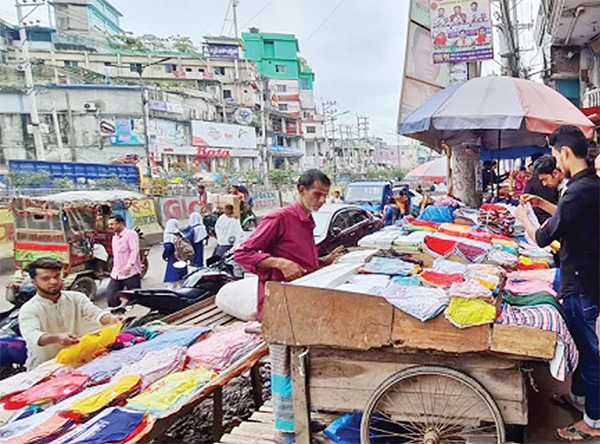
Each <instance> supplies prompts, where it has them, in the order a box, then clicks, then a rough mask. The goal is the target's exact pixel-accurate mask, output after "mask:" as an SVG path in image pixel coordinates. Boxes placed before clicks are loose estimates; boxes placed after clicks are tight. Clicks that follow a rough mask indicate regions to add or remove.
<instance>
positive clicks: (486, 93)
mask: <svg viewBox="0 0 600 444" xmlns="http://www.w3.org/2000/svg"><path fill="white" fill-rule="evenodd" d="M567 124H570V125H575V126H577V127H579V128H580V129H581V130H582V131H583V133H584V134H585V136H586V137H587V138H588V139H590V138H592V136H593V134H594V124H593V123H592V122H591V121H590V120H589V119H588V118H587V117H586V116H585V115H584V114H583V113H582V112H581V111H580V110H579V109H578V108H577V107H575V105H573V104H572V103H571V102H569V101H568V100H567V99H566V98H565V97H563V96H562V95H561V94H560V93H558V92H557V91H555V90H553V89H552V88H549V87H547V86H546V85H543V84H541V83H536V82H532V81H530V80H524V79H516V78H512V77H495V76H491V77H479V78H475V79H472V80H469V81H467V82H458V83H455V84H452V85H450V86H449V87H447V88H445V89H443V90H442V91H440V92H438V93H437V94H435V95H433V96H432V97H430V98H429V99H428V100H427V101H426V102H425V103H424V104H423V105H421V106H420V107H419V108H417V109H415V110H414V111H413V112H412V113H411V114H409V115H408V116H407V117H406V119H404V121H403V122H402V125H401V127H400V132H401V133H402V134H404V135H406V136H409V137H412V138H414V139H418V140H421V141H422V142H423V143H425V144H426V145H429V146H430V147H432V148H434V149H437V150H439V149H440V146H441V144H442V142H445V143H447V144H448V145H450V146H456V145H460V144H469V145H483V146H484V147H485V148H487V149H489V150H494V149H498V148H513V147H523V146H544V145H546V135H548V134H551V133H552V132H553V131H554V130H555V129H557V128H558V127H560V126H561V125H567Z"/></svg>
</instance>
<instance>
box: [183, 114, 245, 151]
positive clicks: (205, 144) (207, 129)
mask: <svg viewBox="0 0 600 444" xmlns="http://www.w3.org/2000/svg"><path fill="white" fill-rule="evenodd" d="M192 145H194V146H196V147H199V148H237V149H251V150H255V149H257V142H256V131H254V128H253V127H250V126H242V125H231V124H226V123H213V122H203V121H200V120H194V121H192Z"/></svg>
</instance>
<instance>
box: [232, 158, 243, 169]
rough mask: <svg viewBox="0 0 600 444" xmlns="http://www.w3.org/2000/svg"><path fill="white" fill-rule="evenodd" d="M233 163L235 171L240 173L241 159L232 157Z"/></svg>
mask: <svg viewBox="0 0 600 444" xmlns="http://www.w3.org/2000/svg"><path fill="white" fill-rule="evenodd" d="M231 161H232V162H233V169H234V170H235V171H240V170H241V167H240V158H239V157H232V158H231Z"/></svg>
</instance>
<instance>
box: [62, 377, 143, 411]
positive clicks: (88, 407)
mask: <svg viewBox="0 0 600 444" xmlns="http://www.w3.org/2000/svg"><path fill="white" fill-rule="evenodd" d="M115 381H116V382H112V383H110V384H106V385H108V387H106V388H105V389H104V390H102V391H100V392H98V393H94V394H93V395H90V396H88V397H85V398H82V399H79V400H77V401H75V402H73V404H71V407H70V408H69V412H68V416H74V417H75V418H79V417H88V416H90V415H93V414H94V413H97V412H99V411H100V410H102V409H104V408H105V407H108V406H109V405H111V404H119V403H121V402H122V401H124V400H125V399H127V397H129V396H130V395H132V394H134V393H137V392H139V390H140V382H141V378H140V376H139V375H128V376H123V377H122V378H120V379H115Z"/></svg>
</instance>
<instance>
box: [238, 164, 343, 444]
mask: <svg viewBox="0 0 600 444" xmlns="http://www.w3.org/2000/svg"><path fill="white" fill-rule="evenodd" d="M330 186H331V181H330V180H329V178H328V177H327V176H326V175H325V174H323V173H322V172H321V171H319V170H309V171H307V172H305V173H304V174H302V176H301V177H300V179H299V181H298V192H299V194H300V198H299V200H298V202H296V203H294V204H292V205H290V206H289V207H286V208H282V209H280V210H278V211H275V212H273V213H271V214H269V215H267V216H266V217H265V218H264V219H263V221H262V222H261V224H260V225H259V226H258V227H257V229H256V230H255V231H254V233H253V234H252V236H250V238H248V240H246V241H245V242H244V243H243V244H242V245H241V246H240V247H239V248H238V250H237V251H236V252H235V256H234V257H235V261H236V262H237V263H238V264H240V265H241V266H243V267H244V268H246V269H248V270H249V271H251V272H253V273H256V274H257V275H258V276H259V289H258V318H259V320H260V321H262V309H263V302H264V295H265V283H266V282H268V281H278V282H289V281H293V280H295V279H298V278H300V277H302V276H304V275H305V274H308V273H312V272H314V271H315V270H317V269H318V268H319V267H321V266H324V265H329V264H331V263H333V262H334V261H335V260H336V259H337V258H338V257H339V256H340V255H341V254H342V252H343V248H342V247H340V248H337V249H335V250H334V251H333V252H332V253H331V254H329V255H328V256H325V257H323V258H319V257H318V256H317V247H316V245H315V241H314V234H313V230H314V228H315V222H314V220H313V217H312V215H311V213H312V212H313V211H318V210H319V209H320V208H321V207H322V206H323V204H325V202H326V200H327V196H328V195H329V187H330ZM270 354H271V363H272V364H271V365H272V370H271V371H272V381H271V391H272V394H273V398H272V399H273V409H274V413H275V429H276V431H277V433H278V436H277V437H276V439H277V442H281V443H291V442H293V441H294V436H293V433H294V411H293V398H292V380H291V374H290V354H289V348H288V347H285V346H280V345H272V346H271V347H270Z"/></svg>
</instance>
